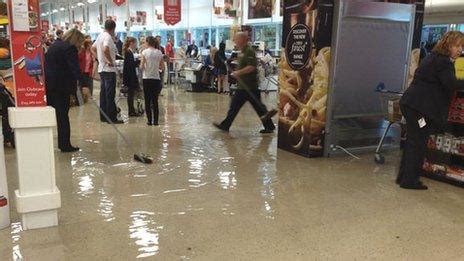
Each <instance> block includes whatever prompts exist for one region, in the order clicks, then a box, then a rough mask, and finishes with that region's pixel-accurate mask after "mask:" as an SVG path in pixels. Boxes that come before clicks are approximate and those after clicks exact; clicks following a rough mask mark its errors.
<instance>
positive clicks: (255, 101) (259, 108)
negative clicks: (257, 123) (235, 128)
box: [221, 89, 275, 130]
mask: <svg viewBox="0 0 464 261" xmlns="http://www.w3.org/2000/svg"><path fill="white" fill-rule="evenodd" d="M247 101H248V102H250V103H251V106H253V109H254V110H255V111H256V113H257V114H258V116H259V117H261V116H264V115H265V114H266V113H267V109H266V105H264V104H263V103H262V102H261V91H260V90H250V91H248V90H243V89H238V90H237V91H236V92H235V94H234V95H233V96H232V101H231V102H230V108H229V112H228V113H227V117H226V119H225V120H224V121H223V122H222V123H221V126H222V127H224V128H226V129H229V128H230V126H231V125H232V123H233V122H234V120H235V117H237V114H238V113H239V111H240V109H241V108H242V106H243V105H244V104H245V103H246V102H247ZM263 126H264V128H266V129H271V130H274V129H275V125H274V123H273V122H272V120H271V119H269V120H267V121H265V122H263Z"/></svg>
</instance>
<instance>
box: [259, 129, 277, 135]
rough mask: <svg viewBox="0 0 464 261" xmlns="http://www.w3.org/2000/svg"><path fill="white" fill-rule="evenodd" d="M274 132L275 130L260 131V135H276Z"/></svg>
mask: <svg viewBox="0 0 464 261" xmlns="http://www.w3.org/2000/svg"><path fill="white" fill-rule="evenodd" d="M274 130H275V129H262V130H260V131H259V133H261V134H271V133H274Z"/></svg>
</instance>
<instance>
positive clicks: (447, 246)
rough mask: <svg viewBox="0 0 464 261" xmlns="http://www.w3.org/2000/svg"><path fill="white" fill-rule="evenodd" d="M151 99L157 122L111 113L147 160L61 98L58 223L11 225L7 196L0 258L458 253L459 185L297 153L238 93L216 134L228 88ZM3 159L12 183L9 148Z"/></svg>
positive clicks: (451, 256) (88, 112) (462, 230)
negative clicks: (400, 177)
mask: <svg viewBox="0 0 464 261" xmlns="http://www.w3.org/2000/svg"><path fill="white" fill-rule="evenodd" d="M161 100H162V105H161V106H162V118H161V119H162V120H161V121H160V123H161V125H160V126H159V127H148V126H146V124H145V122H146V120H145V119H144V118H139V119H131V120H130V121H129V123H128V124H125V125H122V126H120V128H121V131H123V132H124V133H125V134H126V135H127V136H128V137H129V138H130V139H131V140H132V141H133V142H134V144H136V146H137V147H138V148H140V149H139V150H140V151H143V152H147V153H149V154H151V155H153V156H154V158H155V163H154V164H153V165H149V166H146V165H142V164H139V163H135V162H133V161H132V160H131V155H132V154H133V152H132V151H131V150H130V149H129V148H128V147H127V146H126V145H125V144H124V143H123V141H122V140H121V139H120V138H119V137H118V136H117V135H116V134H115V132H114V131H113V130H112V129H111V127H110V126H109V125H106V124H101V123H100V122H99V121H98V120H99V116H98V113H97V111H96V109H95V108H94V107H92V106H91V105H90V104H88V105H85V106H84V107H79V108H73V109H72V110H71V112H70V115H71V119H72V122H71V124H72V129H73V131H72V141H73V143H74V145H77V146H80V147H81V148H82V150H81V151H80V152H78V153H75V154H62V153H60V152H58V151H57V152H56V169H57V182H58V186H59V188H60V190H61V193H62V205H63V206H62V208H61V209H60V210H59V222H60V225H59V226H58V227H53V228H48V229H40V230H32V231H22V228H21V224H20V222H19V221H20V219H19V217H18V215H17V214H16V213H15V211H14V209H12V211H11V214H12V222H13V223H12V225H11V228H10V229H5V230H2V231H0V260H10V259H14V260H21V259H24V260H135V259H138V258H146V259H148V260H152V259H158V260H181V259H194V260H372V259H378V260H463V259H464V257H463V255H462V253H463V249H464V237H463V235H464V207H463V206H464V190H463V189H461V188H457V187H453V186H450V185H447V184H443V183H439V182H435V181H430V180H424V182H425V183H426V184H427V185H429V187H430V189H429V190H428V191H407V190H401V189H399V188H398V187H397V186H396V185H395V184H394V178H395V173H396V171H397V165H398V163H397V162H398V153H397V152H392V153H390V154H388V155H387V163H386V164H385V165H384V166H377V165H375V164H374V163H373V160H372V155H362V159H361V160H354V159H351V158H347V157H341V158H331V159H325V158H319V159H306V158H303V157H300V156H296V155H293V154H290V153H287V152H285V151H281V150H278V149H277V137H276V135H270V136H261V135H260V134H259V133H258V131H259V129H260V126H259V123H258V118H257V117H256V116H255V114H254V112H253V111H252V109H251V107H250V106H249V105H246V107H244V109H243V110H242V112H241V114H240V115H239V117H238V118H237V121H236V122H235V124H234V126H233V128H232V130H231V133H230V134H224V133H221V132H218V131H216V130H215V129H214V128H213V127H212V125H211V122H212V121H214V120H219V119H221V118H222V117H223V116H224V115H225V113H226V111H227V108H228V103H229V98H228V96H224V95H217V94H195V93H185V92H183V91H174V90H165V91H164V96H163V97H161ZM266 101H267V103H268V104H273V103H275V102H276V97H275V94H270V95H269V96H268V97H267V98H266ZM123 103H124V101H122V104H123ZM123 107H124V106H123ZM6 160H7V172H8V179H9V188H10V195H13V190H14V189H15V188H17V186H18V184H17V174H16V166H15V164H16V163H15V152H14V151H13V150H11V149H7V150H6ZM12 205H13V207H14V200H13V202H12Z"/></svg>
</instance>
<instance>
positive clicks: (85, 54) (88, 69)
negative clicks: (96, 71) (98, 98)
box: [79, 40, 95, 102]
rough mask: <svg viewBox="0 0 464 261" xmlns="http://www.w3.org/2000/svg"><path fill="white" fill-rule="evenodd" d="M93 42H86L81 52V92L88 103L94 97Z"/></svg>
mask: <svg viewBox="0 0 464 261" xmlns="http://www.w3.org/2000/svg"><path fill="white" fill-rule="evenodd" d="M91 47H92V40H85V41H84V44H83V45H82V49H81V50H80V52H79V65H80V68H81V73H82V82H81V91H82V95H83V96H84V102H86V101H87V100H88V99H89V98H91V97H92V95H93V62H94V61H95V57H94V56H93V54H92V51H91V50H90V49H91Z"/></svg>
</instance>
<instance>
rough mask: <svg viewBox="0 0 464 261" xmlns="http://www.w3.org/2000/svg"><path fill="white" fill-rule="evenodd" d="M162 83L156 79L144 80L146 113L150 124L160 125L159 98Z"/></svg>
mask: <svg viewBox="0 0 464 261" xmlns="http://www.w3.org/2000/svg"><path fill="white" fill-rule="evenodd" d="M161 81H162V80H155V79H144V80H143V92H144V96H145V111H146V113H147V119H148V122H149V123H154V124H158V117H159V108H158V97H159V94H160V92H161Z"/></svg>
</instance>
